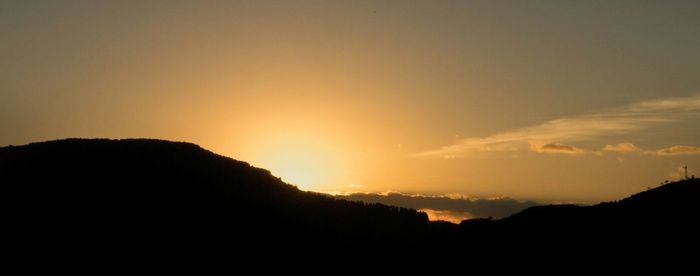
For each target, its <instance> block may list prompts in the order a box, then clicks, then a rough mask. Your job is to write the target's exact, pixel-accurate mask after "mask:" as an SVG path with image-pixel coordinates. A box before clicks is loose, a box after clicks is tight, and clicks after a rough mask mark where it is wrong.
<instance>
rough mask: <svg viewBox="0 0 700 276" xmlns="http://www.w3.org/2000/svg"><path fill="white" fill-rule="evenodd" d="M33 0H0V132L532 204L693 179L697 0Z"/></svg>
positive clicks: (4, 140) (302, 184)
mask: <svg viewBox="0 0 700 276" xmlns="http://www.w3.org/2000/svg"><path fill="white" fill-rule="evenodd" d="M40 2H41V1H40ZM40 2H34V1H10V2H9V3H3V4H2V6H3V8H2V9H0V23H2V24H0V26H3V27H0V37H2V43H1V44H2V46H0V70H2V74H0V145H3V146H4V145H10V144H15V145H17V144H25V143H29V142H33V141H42V140H50V139H58V138H66V137H109V138H127V137H149V138H159V139H167V140H177V141H189V142H193V143H197V144H199V145H202V146H203V147H205V148H207V149H209V150H211V151H214V152H217V153H220V154H223V155H226V156H229V157H232V158H235V159H239V160H243V161H246V162H249V163H250V164H252V165H254V166H258V167H261V168H265V169H267V170H270V171H271V172H272V174H273V175H276V176H279V177H281V178H282V179H284V180H285V181H287V182H289V183H291V184H294V185H297V186H298V187H299V188H301V189H303V190H313V191H321V192H334V193H335V192H337V193H343V192H350V191H363V192H378V193H381V192H386V191H399V192H402V193H408V194H429V195H444V194H460V195H464V196H469V197H478V198H490V197H511V198H516V199H523V200H541V201H546V202H550V201H556V202H586V203H588V202H598V201H601V200H611V199H617V198H620V197H624V196H627V195H629V194H631V193H633V192H636V191H640V190H643V189H646V188H647V186H653V185H657V184H659V183H661V182H663V181H665V180H673V179H677V177H678V173H677V172H678V169H679V168H680V167H682V166H688V170H689V174H691V175H692V174H695V175H700V171H699V170H700V131H698V129H697V125H698V123H697V122H698V121H700V83H699V82H698V75H699V74H698V73H699V71H698V68H700V56H699V55H700V54H699V53H700V51H698V49H700V35H698V26H700V12H699V11H700V8H699V7H698V2H697V1H695V2H693V1H687V2H682V1H679V2H675V1H671V2H673V3H674V4H669V3H667V2H666V1H659V2H654V1H652V2H644V3H638V2H637V1H621V2H616V3H615V4H610V5H609V6H608V5H602V4H601V5H598V4H594V3H587V2H576V3H568V4H564V3H561V2H557V1H553V2H549V1H547V2H528V1H524V2H521V1H505V2H500V1H499V2H492V1H457V2H452V1H437V2H433V1H416V2H414V1H408V2H405V3H404V1H398V2H391V1H376V2H375V1H360V2H357V1H281V2H277V1H251V2H247V1H231V2H210V1H203V2H200V1H177V2H171V1H165V2H157V1H156V2H151V1H146V2H141V1H106V2H102V1H100V2H99V3H98V2H92V1H85V2H81V1H75V2H73V1H71V3H70V4H69V3H61V2H62V1H46V2H44V3H40ZM592 19H595V20H592Z"/></svg>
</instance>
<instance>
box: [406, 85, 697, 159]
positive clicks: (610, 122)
mask: <svg viewBox="0 0 700 276" xmlns="http://www.w3.org/2000/svg"><path fill="white" fill-rule="evenodd" d="M698 110H700V95H696V96H693V97H683V98H667V99H656V100H649V101H642V102H638V103H634V104H630V105H627V106H622V107H619V108H616V109H611V110H606V111H601V112H592V113H587V114H582V115H578V116H572V117H564V118H558V119H554V120H550V121H545V122H543V123H541V124H539V125H534V126H529V127H524V128H519V129H514V130H510V131H505V132H502V133H497V134H494V135H491V136H486V137H471V138H466V139H462V140H460V141H459V142H457V143H455V144H452V145H447V146H444V147H441V148H438V149H433V150H427V151H423V152H418V153H415V154H414V156H426V157H444V156H450V157H451V158H454V157H462V156H465V155H468V153H469V152H473V151H498V150H500V149H507V150H514V149H522V148H524V147H525V146H526V145H528V144H529V145H532V143H537V144H540V145H546V144H552V145H556V143H567V144H569V143H570V142H576V141H586V140H595V139H600V138H602V137H606V136H612V135H621V134H629V133H632V132H634V131H638V130H641V129H645V128H649V127H651V126H654V125H658V124H663V123H669V122H674V121H676V120H677V118H678V114H680V113H687V112H695V111H698ZM572 147H573V146H572ZM550 148H551V147H550ZM530 149H533V148H532V147H530ZM533 150H534V149H533Z"/></svg>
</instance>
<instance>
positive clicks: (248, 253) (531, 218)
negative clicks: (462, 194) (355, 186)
mask: <svg viewBox="0 0 700 276" xmlns="http://www.w3.org/2000/svg"><path fill="white" fill-rule="evenodd" d="M0 183H1V184H0V192H1V193H2V198H3V201H4V202H5V203H7V206H8V208H7V209H6V210H7V213H8V215H7V217H6V219H5V222H6V223H5V225H6V226H5V227H4V228H5V229H6V230H7V231H6V234H5V236H6V237H8V238H9V239H8V244H7V245H6V248H7V250H9V251H10V252H13V253H14V254H12V256H13V258H15V259H16V260H17V261H28V260H34V261H36V260H43V258H42V256H43V257H46V256H52V258H54V259H56V260H58V259H62V258H73V259H75V258H79V259H81V260H90V261H100V260H102V261H104V260H116V259H118V258H117V257H118V256H126V255H128V256H130V257H131V258H133V259H139V260H143V259H148V258H154V256H157V257H158V258H169V259H187V260H193V259H207V260H210V261H212V260H219V261H223V260H231V258H234V256H243V257H242V258H246V259H257V260H261V259H264V260H288V261H289V260H292V261H302V260H314V261H316V262H318V261H324V262H326V263H337V264H342V263H345V262H346V261H347V260H354V261H356V262H358V263H362V264H365V265H366V264H372V263H374V264H381V265H390V264H411V265H435V264H444V263H455V264H461V265H464V266H465V267H468V266H469V265H492V267H493V268H497V267H498V265H499V264H503V263H508V264H514V265H515V264H517V265H520V266H522V267H532V268H536V267H540V266H547V265H550V266H551V265H554V264H556V265H584V264H589V265H591V264H592V265H602V264H606V265H611V264H612V265H617V266H623V265H634V264H637V263H638V262H646V264H664V265H666V264H675V265H683V264H690V263H686V261H688V260H689V259H692V257H693V256H695V255H694V253H693V255H686V254H684V253H683V252H685V250H691V252H695V251H697V248H698V247H697V245H698V234H699V233H700V232H698V230H699V229H698V226H697V224H698V218H700V216H699V215H700V212H699V211H700V208H699V207H700V206H699V202H700V201H699V200H700V182H699V181H698V180H697V179H692V180H685V181H679V182H675V183H670V184H667V185H664V186H661V187H658V188H655V189H651V190H648V191H644V192H641V193H639V194H636V195H633V196H630V197H628V198H626V199H623V200H620V201H616V202H608V203H601V204H598V205H594V206H588V207H580V206H574V205H551V206H537V207H531V208H528V209H526V210H524V211H522V212H520V213H517V214H514V215H511V216H509V217H506V218H503V219H499V220H491V219H473V220H466V221H463V222H462V223H461V224H459V225H455V224H450V223H444V222H429V221H428V219H427V216H426V215H425V214H424V213H421V212H417V211H415V210H413V209H407V208H400V207H393V206H387V205H382V204H365V203H362V202H352V201H347V200H339V199H334V198H332V197H330V196H328V195H323V194H319V193H313V192H304V191H301V190H299V189H297V188H296V187H294V186H292V185H288V184H286V183H284V182H282V181H281V180H280V179H279V178H276V177H274V176H273V175H272V174H270V172H269V171H266V170H263V169H259V168H254V167H251V166H250V165H249V164H247V163H245V162H241V161H236V160H233V159H231V158H227V157H224V156H220V155H217V154H214V153H212V152H210V151H207V150H204V149H202V148H200V147H199V146H197V145H194V144H190V143H184V142H169V141H162V140H151V139H125V140H109V139H66V140H57V141H49V142H41V143H32V144H28V145H24V146H8V147H2V148H0ZM66 249H70V250H66ZM115 258H116V259H115ZM237 260H239V261H240V260H241V257H238V259H237Z"/></svg>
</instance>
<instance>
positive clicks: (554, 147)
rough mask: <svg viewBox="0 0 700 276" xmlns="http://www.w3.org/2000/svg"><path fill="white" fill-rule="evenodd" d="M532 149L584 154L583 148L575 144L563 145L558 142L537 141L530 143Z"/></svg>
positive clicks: (546, 151)
mask: <svg viewBox="0 0 700 276" xmlns="http://www.w3.org/2000/svg"><path fill="white" fill-rule="evenodd" d="M530 149H531V150H532V151H534V152H540V153H564V154H583V152H584V151H583V150H582V149H579V148H577V147H574V146H569V145H562V144H557V143H548V144H539V143H536V142H533V143H530Z"/></svg>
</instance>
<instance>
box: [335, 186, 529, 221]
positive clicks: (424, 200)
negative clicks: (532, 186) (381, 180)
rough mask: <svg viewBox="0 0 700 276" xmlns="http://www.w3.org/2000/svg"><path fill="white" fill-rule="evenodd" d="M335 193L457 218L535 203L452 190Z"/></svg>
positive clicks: (500, 212)
mask: <svg viewBox="0 0 700 276" xmlns="http://www.w3.org/2000/svg"><path fill="white" fill-rule="evenodd" d="M335 197H336V198H340V199H347V200H353V201H364V202H367V203H382V204H387V205H394V206H400V207H406V208H413V209H416V210H430V212H427V211H426V213H428V216H429V217H430V219H433V220H435V219H442V220H448V221H457V222H459V221H460V220H463V219H470V218H476V217H494V218H502V217H506V216H508V215H511V214H514V213H516V212H519V211H521V210H523V209H525V208H528V207H532V206H535V205H538V204H537V203H536V202H533V201H518V200H514V199H510V198H489V199H476V198H469V197H466V196H462V195H454V194H451V195H444V196H426V195H410V194H402V193H396V192H390V193H387V194H375V193H355V194H348V195H336V196H335ZM431 214H432V216H431ZM460 218H461V219H460Z"/></svg>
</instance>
